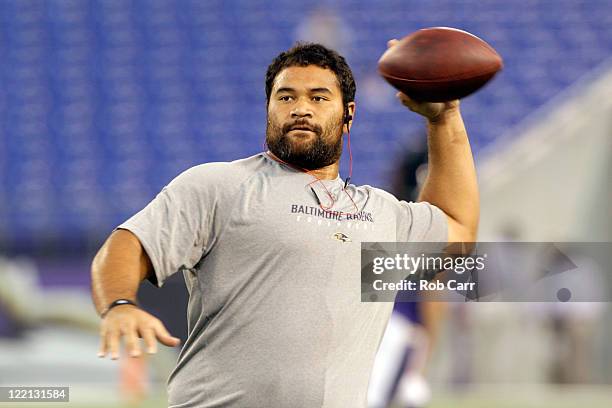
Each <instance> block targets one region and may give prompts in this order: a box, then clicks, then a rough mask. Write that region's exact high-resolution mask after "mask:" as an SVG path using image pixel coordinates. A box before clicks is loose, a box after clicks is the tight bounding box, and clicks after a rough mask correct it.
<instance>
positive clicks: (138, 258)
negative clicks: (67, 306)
mask: <svg viewBox="0 0 612 408" xmlns="http://www.w3.org/2000/svg"><path fill="white" fill-rule="evenodd" d="M152 273H153V267H152V265H151V260H150V259H149V256H148V255H147V253H146V251H145V250H144V248H143V247H142V245H141V243H140V241H139V240H138V238H137V237H136V236H135V235H134V234H133V233H131V232H130V231H127V230H122V229H119V230H117V231H115V232H113V233H112V234H111V236H110V237H109V238H108V239H107V240H106V242H105V243H104V245H103V246H102V248H100V250H99V251H98V253H97V255H96V256H95V258H94V260H93V262H92V265H91V279H92V297H93V301H94V305H95V307H96V311H97V312H98V314H102V313H103V312H104V311H105V310H106V309H107V307H108V306H109V305H110V304H111V303H112V302H114V301H115V300H117V299H129V300H132V301H134V302H135V301H136V294H137V292H138V287H139V286H140V283H141V282H142V281H143V280H144V279H146V278H148V277H149V276H150V275H151V274H152ZM121 337H123V338H124V342H125V346H126V349H127V351H128V353H129V355H130V356H132V357H138V356H140V354H141V351H140V344H139V341H138V338H139V337H140V338H142V339H144V342H145V346H146V351H147V352H148V353H155V352H156V351H157V341H159V342H161V343H162V344H164V345H166V346H171V347H174V346H177V345H178V344H179V342H180V340H179V339H178V338H176V337H173V336H171V335H170V333H168V331H167V330H166V328H165V327H164V325H163V323H162V322H161V321H160V320H159V319H157V318H155V317H154V316H152V315H151V314H149V313H147V312H145V311H144V310H142V309H140V308H138V307H136V306H132V305H129V304H128V305H121V306H116V307H114V308H112V309H111V310H109V311H108V313H106V314H105V316H104V317H103V318H102V321H101V323H100V340H101V346H100V351H99V353H98V356H99V357H104V356H106V354H108V353H110V355H111V358H112V359H117V358H119V343H120V339H121Z"/></svg>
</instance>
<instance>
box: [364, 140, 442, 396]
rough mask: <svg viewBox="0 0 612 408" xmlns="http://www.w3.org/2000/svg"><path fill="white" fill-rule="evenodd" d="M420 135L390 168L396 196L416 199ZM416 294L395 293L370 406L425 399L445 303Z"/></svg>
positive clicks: (421, 166) (422, 165) (421, 173)
mask: <svg viewBox="0 0 612 408" xmlns="http://www.w3.org/2000/svg"><path fill="white" fill-rule="evenodd" d="M425 140H426V138H425V135H421V134H419V135H415V136H414V137H412V138H411V140H410V144H409V146H408V148H406V149H405V151H404V152H403V154H402V156H401V157H400V160H399V162H398V165H397V166H396V168H395V169H394V170H393V171H392V177H393V178H392V191H393V193H394V195H395V196H396V197H398V198H399V199H404V200H407V201H416V200H418V197H419V194H420V191H421V188H422V186H423V183H424V182H425V180H426V178H427V155H428V154H427V153H428V152H427V144H426V143H425ZM417 296H418V297H419V298H420V300H419V301H417V302H415V301H407V300H402V293H401V292H400V293H399V294H398V298H397V300H396V302H395V305H394V307H393V314H392V315H391V318H390V319H389V324H388V325H387V329H386V330H385V334H384V336H383V340H382V342H381V345H380V348H379V350H378V353H377V354H376V360H375V362H374V368H373V370H372V378H371V379H370V386H369V389H368V406H369V407H370V408H380V407H387V406H390V404H391V403H392V402H395V403H396V404H399V405H398V406H400V407H405V408H417V407H424V406H426V405H427V404H428V403H429V401H430V400H431V390H430V387H429V385H428V383H427V381H426V379H425V372H426V368H427V362H428V361H429V359H430V356H431V354H432V351H433V346H434V344H435V342H436V339H437V337H438V333H439V330H440V325H441V324H443V322H444V318H445V316H446V309H447V308H446V304H445V303H442V302H436V301H430V302H428V301H427V299H428V295H424V294H420V293H419V294H418V295H417ZM432 300H433V299H432Z"/></svg>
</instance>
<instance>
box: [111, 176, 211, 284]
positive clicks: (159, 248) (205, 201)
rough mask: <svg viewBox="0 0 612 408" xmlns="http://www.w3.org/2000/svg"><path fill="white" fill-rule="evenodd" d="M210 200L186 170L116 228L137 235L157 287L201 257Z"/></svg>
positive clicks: (208, 231)
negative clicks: (149, 263) (148, 260)
mask: <svg viewBox="0 0 612 408" xmlns="http://www.w3.org/2000/svg"><path fill="white" fill-rule="evenodd" d="M212 200H213V198H212V197H207V195H206V194H205V192H204V191H203V189H202V188H201V187H200V186H199V183H198V182H197V180H194V177H193V175H192V174H190V171H189V170H188V171H187V172H185V173H182V174H181V175H179V176H178V177H177V178H175V179H174V180H173V181H172V182H171V183H170V184H168V185H167V186H166V187H164V188H163V189H162V191H161V192H160V193H159V194H158V195H157V196H156V197H155V198H154V199H153V201H151V202H150V203H149V204H148V205H147V206H146V207H145V208H144V209H142V210H141V211H140V212H138V213H136V214H135V215H134V216H132V217H131V218H130V219H128V220H127V221H125V222H124V223H123V224H121V225H119V226H118V227H117V229H126V230H129V231H131V232H132V233H133V234H134V235H136V237H138V239H139V241H140V243H141V244H142V246H143V248H144V250H145V251H146V252H147V254H148V256H149V258H150V259H151V263H152V265H153V268H154V271H155V278H156V282H153V283H155V284H157V286H159V287H161V286H162V285H163V283H164V281H165V280H166V279H167V278H168V277H170V276H171V275H173V274H174V273H176V272H178V271H181V270H183V269H191V268H193V267H194V266H195V265H196V264H197V263H198V262H199V261H200V259H201V258H202V256H203V253H204V250H205V247H206V243H207V242H208V240H209V235H210V228H208V225H209V222H208V218H209V217H210V214H211V210H212V208H211V207H212V205H213V201H212Z"/></svg>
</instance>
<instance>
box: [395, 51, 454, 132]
mask: <svg viewBox="0 0 612 408" xmlns="http://www.w3.org/2000/svg"><path fill="white" fill-rule="evenodd" d="M398 42H399V40H396V39H393V40H389V41H388V42H387V48H391V47H393V46H395V45H396V44H397V43H398ZM396 96H397V98H398V99H399V100H400V102H402V104H403V105H404V106H406V107H407V108H408V109H410V110H411V111H413V112H416V113H418V114H419V115H422V116H425V117H426V118H427V119H429V121H430V122H436V121H438V120H439V119H440V118H441V117H442V116H443V114H445V113H447V112H451V111H455V110H458V109H459V100H458V99H456V100H454V101H448V102H419V101H415V100H414V99H411V98H410V97H409V96H408V95H406V94H405V93H403V92H398V93H397V94H396Z"/></svg>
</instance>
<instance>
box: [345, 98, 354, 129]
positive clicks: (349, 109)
mask: <svg viewBox="0 0 612 408" xmlns="http://www.w3.org/2000/svg"><path fill="white" fill-rule="evenodd" d="M355 108H356V105H355V102H349V103H348V104H347V105H346V110H345V114H344V126H343V128H342V129H343V131H344V133H348V131H349V130H350V128H351V126H352V125H353V120H355Z"/></svg>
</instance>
